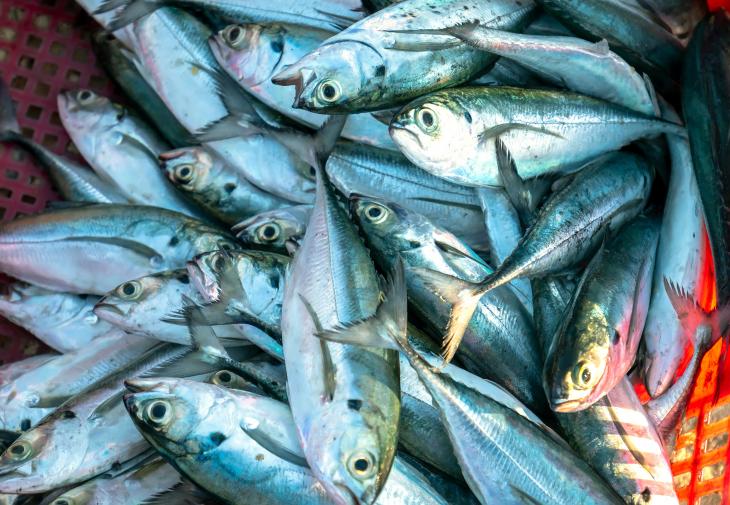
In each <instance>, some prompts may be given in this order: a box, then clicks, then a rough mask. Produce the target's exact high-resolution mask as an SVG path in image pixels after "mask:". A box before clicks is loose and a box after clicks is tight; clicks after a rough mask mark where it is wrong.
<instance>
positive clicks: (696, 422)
mask: <svg viewBox="0 0 730 505" xmlns="http://www.w3.org/2000/svg"><path fill="white" fill-rule="evenodd" d="M708 5H709V6H710V8H711V9H715V8H719V7H725V8H730V0H709V1H708ZM92 29H94V25H93V22H92V21H91V20H90V19H89V18H88V16H87V15H86V14H85V13H84V12H83V11H82V10H81V9H80V8H79V7H78V6H77V5H76V3H75V2H74V0H11V1H9V0H0V73H1V74H2V76H3V78H4V79H6V81H7V82H9V84H10V88H11V93H12V96H13V99H14V100H15V101H16V102H17V111H18V120H19V122H20V125H21V127H22V128H23V131H24V133H25V134H26V135H28V136H32V137H33V138H34V139H35V140H36V141H38V142H41V143H42V144H43V145H45V146H46V147H48V148H50V149H52V150H53V151H55V152H57V153H59V154H65V155H68V156H72V157H75V158H77V159H78V155H77V153H76V152H75V150H74V149H73V145H72V144H71V143H70V141H69V138H68V136H67V135H66V133H65V132H64V130H63V127H62V126H61V122H60V120H59V117H58V111H57V108H56V95H57V94H58V92H59V91H61V90H63V89H67V88H78V87H87V88H91V89H93V90H95V91H98V92H100V93H106V94H109V93H111V94H112V95H114V94H115V93H114V90H113V87H112V84H111V83H110V82H109V80H108V78H107V77H106V76H105V75H104V73H103V71H102V70H101V69H100V68H99V66H98V65H97V64H96V61H95V57H94V54H93V52H92V50H91V45H90V42H89V38H88V34H89V32H90V31H91V30H92ZM56 199H58V195H57V194H56V193H55V192H54V191H53V189H52V188H51V185H50V182H49V180H48V178H47V176H46V174H45V173H44V171H43V169H42V168H41V167H39V166H37V165H36V164H35V163H34V162H33V160H32V159H31V158H30V157H29V156H27V155H26V154H25V153H24V152H23V151H22V150H20V149H18V148H16V147H13V146H11V145H8V144H5V145H3V144H0V219H12V218H14V217H15V216H18V215H22V214H31V213H34V212H37V211H39V210H41V209H43V208H44V207H45V205H46V203H47V202H48V201H49V200H56ZM705 249H706V257H707V258H709V257H710V256H709V247H706V248H705ZM704 264H705V265H706V268H705V270H704V271H703V272H702V274H701V275H702V279H703V282H702V283H701V286H702V288H701V293H698V296H699V297H700V301H701V303H702V304H703V306H704V307H706V308H710V307H713V306H714V303H715V300H714V277H713V271H712V261H711V260H708V261H705V263H704ZM43 349H44V347H43V345H42V344H40V343H38V341H37V340H35V339H34V338H33V337H32V336H31V335H29V334H28V333H27V332H25V331H23V330H22V329H20V328H18V327H16V326H14V325H12V324H10V323H9V322H7V321H5V320H2V319H0V364H2V363H3V362H10V361H15V360H17V359H21V358H23V357H25V356H29V355H33V354H36V353H38V352H40V351H41V350H43ZM720 351H721V343H718V345H716V346H715V347H713V349H712V350H711V351H710V352H709V353H708V354H707V355H706V356H705V358H704V360H703V362H702V367H701V370H700V373H699V377H698V380H697V384H696V386H695V389H694V391H693V394H692V398H691V400H690V402H689V405H688V408H687V411H686V413H685V416H684V418H683V420H682V423H680V427H679V430H678V434H677V438H676V442H675V444H674V445H675V448H674V451H673V453H672V456H671V457H672V470H673V473H674V476H675V477H674V482H675V486H676V488H677V493H678V495H679V497H680V501H681V503H683V504H687V505H689V504H692V505H719V504H721V503H727V504H730V472H727V471H726V467H727V466H728V465H730V451H728V437H729V436H730V435H729V433H728V431H729V430H730V360H728V362H727V363H726V371H727V373H726V374H724V375H725V377H724V379H723V383H722V384H720V385H719V390H720V396H719V400H718V402H717V403H716V404H714V405H713V399H714V398H713V395H714V393H715V388H716V384H717V375H718V374H717V370H718V363H719V357H720Z"/></svg>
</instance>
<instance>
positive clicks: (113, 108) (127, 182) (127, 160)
mask: <svg viewBox="0 0 730 505" xmlns="http://www.w3.org/2000/svg"><path fill="white" fill-rule="evenodd" d="M57 102H58V113H59V116H60V117H61V122H62V123H63V126H64V128H66V131H67V132H68V133H69V135H70V137H71V140H72V141H73V143H74V145H75V146H76V148H77V149H78V150H79V152H80V153H81V155H82V156H83V157H84V158H85V159H86V161H87V162H88V163H89V164H90V165H91V166H92V167H93V168H94V171H96V173H97V174H98V175H99V176H100V177H102V178H104V179H105V180H106V181H107V182H109V183H111V184H113V185H114V186H115V187H116V188H117V189H118V190H119V191H120V193H122V194H123V195H124V196H125V198H127V199H128V200H129V201H130V202H132V203H137V204H140V205H151V206H154V207H161V208H163V209H169V210H174V211H176V212H180V213H182V214H187V215H188V216H192V217H195V218H198V219H201V218H202V219H205V215H204V214H203V213H202V212H201V211H200V209H197V208H196V207H195V206H194V205H192V204H191V203H190V202H189V201H187V200H185V199H184V198H183V197H182V196H181V195H180V194H179V193H178V192H177V191H175V188H174V187H172V185H171V184H170V183H169V181H168V180H167V178H166V177H165V175H164V174H163V173H162V172H161V171H160V166H159V162H158V161H157V157H158V156H159V154H160V153H163V152H165V151H168V150H169V146H168V145H167V143H166V142H165V141H164V140H162V139H161V138H160V137H159V134H158V133H157V132H155V131H154V130H152V128H150V127H149V126H148V125H147V124H145V123H144V121H143V120H142V118H141V117H139V116H138V115H137V114H136V113H135V112H133V111H131V110H129V109H126V108H125V107H123V106H121V105H119V104H116V103H114V102H112V101H111V100H109V99H108V98H106V97H104V96H99V95H97V94H96V93H94V92H93V91H90V90H88V89H82V90H78V91H67V92H65V93H61V94H59V95H58V98H57ZM140 181H144V182H143V183H142V184H140Z"/></svg>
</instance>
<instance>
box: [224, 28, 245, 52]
mask: <svg viewBox="0 0 730 505" xmlns="http://www.w3.org/2000/svg"><path fill="white" fill-rule="evenodd" d="M245 37H246V31H245V30H244V29H243V28H241V27H240V26H238V25H231V26H228V27H226V28H225V29H224V30H223V38H224V39H225V41H226V44H228V45H229V46H230V47H232V48H234V49H236V48H238V47H239V46H240V45H241V42H243V40H244V38H245Z"/></svg>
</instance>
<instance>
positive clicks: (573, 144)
mask: <svg viewBox="0 0 730 505" xmlns="http://www.w3.org/2000/svg"><path fill="white" fill-rule="evenodd" d="M390 131H391V136H392V137H393V140H394V141H395V143H396V144H398V147H399V148H400V149H401V151H402V152H403V154H405V156H406V157H407V158H408V159H409V160H410V161H411V162H413V163H414V164H416V165H417V166H419V167H420V168H422V169H424V170H426V171H428V172H430V173H432V174H434V175H436V176H438V177H443V178H446V179H447V180H450V181H452V182H455V183H457V184H464V185H467V186H477V187H478V186H501V185H503V181H502V178H501V177H500V174H499V171H498V167H497V154H496V151H497V145H498V144H499V143H500V142H501V143H502V144H503V145H504V146H505V148H506V150H507V151H508V152H509V153H510V155H511V157H512V159H513V160H514V163H515V167H516V170H517V173H518V174H519V175H520V177H521V178H522V179H529V178H532V177H537V176H541V175H547V174H555V173H565V172H570V171H575V170H577V169H579V168H581V167H582V166H584V165H585V164H586V163H587V162H589V161H591V160H592V159H594V158H596V157H598V156H599V155H601V154H603V153H606V152H609V151H613V150H616V149H619V148H620V147H622V146H624V145H626V144H628V143H630V142H632V141H634V140H638V139H641V138H646V137H652V136H656V135H657V134H660V133H671V134H674V135H679V136H686V132H685V130H684V128H683V127H682V126H680V125H677V124H674V123H669V122H666V121H663V120H661V119H658V118H655V117H650V116H646V115H644V114H640V113H638V112H634V111H632V110H629V109H626V108H624V107H621V106H618V105H614V104H611V103H608V102H605V101H603V100H598V99H595V98H591V97H587V96H583V95H578V94H575V93H572V92H568V91H559V90H545V89H521V88H510V87H464V88H456V89H448V90H443V91H438V92H435V93H432V94H430V95H426V96H423V97H421V98H418V99H416V100H414V101H412V102H411V103H409V104H408V105H406V106H405V107H404V108H403V109H402V110H401V111H400V112H399V113H398V114H397V115H396V116H395V117H394V119H393V122H392V123H391V126H390ZM588 139H592V140H590V141H588Z"/></svg>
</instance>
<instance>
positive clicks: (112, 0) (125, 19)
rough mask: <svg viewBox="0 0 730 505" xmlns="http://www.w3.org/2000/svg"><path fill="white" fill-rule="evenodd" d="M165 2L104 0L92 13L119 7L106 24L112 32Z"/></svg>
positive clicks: (104, 11) (163, 0) (159, 0)
mask: <svg viewBox="0 0 730 505" xmlns="http://www.w3.org/2000/svg"><path fill="white" fill-rule="evenodd" d="M166 3H167V2H166V1H165V0H106V1H104V2H102V3H101V5H100V6H99V7H98V8H97V9H96V10H95V11H94V14H103V13H106V12H111V11H113V10H116V9H120V10H119V12H118V13H117V15H116V16H115V17H114V19H112V20H111V22H110V23H109V24H108V25H107V26H106V29H107V30H109V31H111V32H113V31H116V30H119V29H121V28H124V27H125V26H127V25H129V24H131V23H134V22H135V21H137V20H138V19H141V18H143V17H144V16H146V15H147V14H150V13H152V12H154V11H156V10H157V9H159V8H160V7H162V6H164V5H165V4H166Z"/></svg>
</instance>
